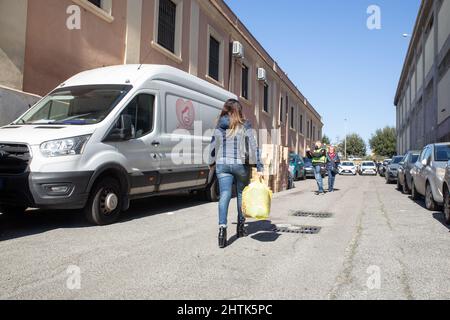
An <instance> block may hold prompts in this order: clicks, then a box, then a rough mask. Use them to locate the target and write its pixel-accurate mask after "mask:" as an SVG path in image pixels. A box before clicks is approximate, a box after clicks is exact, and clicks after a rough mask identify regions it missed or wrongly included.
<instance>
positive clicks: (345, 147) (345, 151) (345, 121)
mask: <svg viewBox="0 0 450 320" xmlns="http://www.w3.org/2000/svg"><path fill="white" fill-rule="evenodd" d="M344 123H345V124H344V130H345V132H344V134H345V142H344V156H345V160H347V119H344Z"/></svg>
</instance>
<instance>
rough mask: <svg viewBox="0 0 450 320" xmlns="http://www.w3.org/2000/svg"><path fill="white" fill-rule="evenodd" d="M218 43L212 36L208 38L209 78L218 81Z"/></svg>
mask: <svg viewBox="0 0 450 320" xmlns="http://www.w3.org/2000/svg"><path fill="white" fill-rule="evenodd" d="M219 66H220V42H219V41H217V40H216V39H215V38H214V37H213V36H210V37H209V76H210V77H211V78H213V79H214V80H217V81H219Z"/></svg>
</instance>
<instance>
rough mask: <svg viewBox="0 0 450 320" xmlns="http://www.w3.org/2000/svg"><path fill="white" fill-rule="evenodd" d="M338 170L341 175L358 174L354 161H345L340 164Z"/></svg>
mask: <svg viewBox="0 0 450 320" xmlns="http://www.w3.org/2000/svg"><path fill="white" fill-rule="evenodd" d="M338 170H339V174H340V175H343V174H351V175H354V176H356V166H355V163H354V162H350V161H344V162H342V163H341V164H340V165H339V167H338Z"/></svg>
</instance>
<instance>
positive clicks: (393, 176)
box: [384, 156, 404, 183]
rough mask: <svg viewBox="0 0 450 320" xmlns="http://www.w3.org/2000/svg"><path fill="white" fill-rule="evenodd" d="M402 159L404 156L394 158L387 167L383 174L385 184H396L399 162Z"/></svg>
mask: <svg viewBox="0 0 450 320" xmlns="http://www.w3.org/2000/svg"><path fill="white" fill-rule="evenodd" d="M403 158H404V156H396V157H394V158H393V159H392V161H391V162H390V163H389V164H388V165H387V167H386V171H385V173H384V178H385V179H386V183H392V182H397V173H398V167H399V166H400V162H402V160H403Z"/></svg>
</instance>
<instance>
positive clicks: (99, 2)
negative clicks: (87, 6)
mask: <svg viewBox="0 0 450 320" xmlns="http://www.w3.org/2000/svg"><path fill="white" fill-rule="evenodd" d="M88 1H89V2H90V3H92V4H93V5H94V6H97V7H99V8H101V7H102V0H88Z"/></svg>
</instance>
